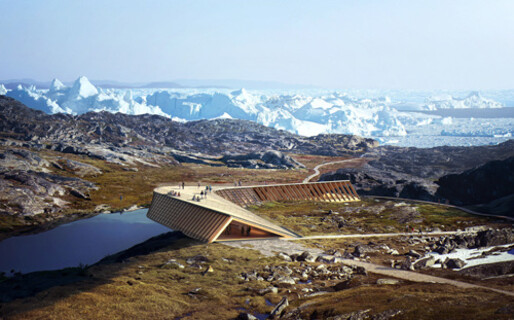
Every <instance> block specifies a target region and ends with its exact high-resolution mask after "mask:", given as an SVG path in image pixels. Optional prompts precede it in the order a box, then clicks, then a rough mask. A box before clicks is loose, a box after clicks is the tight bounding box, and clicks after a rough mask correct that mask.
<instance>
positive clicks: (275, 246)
mask: <svg viewBox="0 0 514 320" xmlns="http://www.w3.org/2000/svg"><path fill="white" fill-rule="evenodd" d="M223 244H225V245H228V246H232V247H237V248H243V249H255V250H258V251H260V252H261V253H262V254H263V255H265V256H274V255H276V254H277V253H279V252H285V253H287V254H293V253H297V254H299V253H302V252H304V251H309V252H311V253H312V254H314V255H321V254H322V251H321V250H320V249H315V248H307V247H304V246H303V245H302V244H300V243H298V242H295V241H284V240H280V239H276V240H249V241H231V242H223ZM341 263H343V264H345V265H349V266H358V267H363V268H365V269H366V271H367V272H370V273H375V274H381V275H385V276H388V277H393V278H397V279H403V280H408V281H414V282H428V283H441V284H449V285H453V286H456V287H459V288H463V289H485V290H490V291H494V292H497V293H501V294H506V295H509V296H512V297H514V292H510V291H505V290H500V289H494V288H489V287H484V286H479V285H475V284H471V283H467V282H462V281H456V280H450V279H446V278H440V277H435V276H430V275H426V274H422V273H418V272H414V271H407V270H399V269H393V268H390V267H386V266H381V265H378V264H374V263H369V262H364V261H359V260H352V259H344V260H343V261H342V262H341Z"/></svg>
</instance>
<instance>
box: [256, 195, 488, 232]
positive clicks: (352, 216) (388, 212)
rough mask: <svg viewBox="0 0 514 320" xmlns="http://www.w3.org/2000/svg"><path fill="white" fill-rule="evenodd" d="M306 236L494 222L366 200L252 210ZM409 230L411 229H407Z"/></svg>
mask: <svg viewBox="0 0 514 320" xmlns="http://www.w3.org/2000/svg"><path fill="white" fill-rule="evenodd" d="M249 209H250V210H251V211H253V212H254V213H256V214H258V215H261V216H263V217H265V218H268V219H270V220H273V221H276V222H277V223H278V224H280V225H283V226H285V227H287V228H290V229H291V230H293V231H295V232H297V233H299V234H301V235H303V236H309V235H324V234H353V233H387V232H405V231H407V230H408V231H411V230H412V228H414V230H416V231H418V230H423V231H425V230H432V229H434V228H439V229H441V230H457V229H464V228H466V227H470V226H478V225H488V224H491V225H494V226H498V224H497V223H495V222H494V221H492V220H490V219H488V218H483V217H476V216H472V215H470V214H468V213H465V212H463V211H461V210H458V209H454V208H447V207H443V206H439V205H437V204H434V205H430V204H415V203H404V202H394V201H383V200H373V199H363V200H362V201H359V202H350V203H333V202H332V203H331V202H325V203H323V202H310V201H303V202H296V201H295V202H292V201H291V202H268V203H264V204H263V205H261V206H253V207H250V208H249ZM330 210H331V211H332V214H329V211H330ZM407 226H408V228H407Z"/></svg>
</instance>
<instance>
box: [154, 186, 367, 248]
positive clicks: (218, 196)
mask: <svg viewBox="0 0 514 320" xmlns="http://www.w3.org/2000/svg"><path fill="white" fill-rule="evenodd" d="M348 185H349V186H348ZM203 190H205V186H202V187H200V188H198V187H197V186H186V187H185V188H184V189H181V188H179V187H178V186H177V187H172V186H166V187H160V188H157V189H155V190H154V196H153V199H152V204H151V206H150V209H149V210H148V213H147V216H148V218H150V219H152V220H154V221H156V222H158V223H160V224H163V225H165V226H167V227H169V228H171V229H173V230H178V231H181V232H183V233H184V234H185V235H187V236H189V237H191V238H194V239H197V240H200V241H204V242H213V241H216V239H217V238H218V237H219V235H220V234H221V233H222V232H223V230H224V229H225V228H226V227H227V226H228V225H229V224H230V222H231V221H239V222H241V223H244V224H247V225H249V226H253V227H256V228H259V229H261V230H264V231H267V232H269V233H271V234H274V235H276V236H279V237H287V238H290V237H299V235H297V234H295V233H294V232H292V231H290V230H288V229H286V228H283V227H280V226H277V225H276V224H274V223H272V222H270V221H268V220H266V219H264V218H262V217H259V216H257V215H256V214H254V213H252V212H250V211H248V210H246V209H244V208H243V207H242V206H246V205H249V204H257V203H260V202H262V201H270V200H271V201H276V200H298V199H305V200H316V201H336V200H337V201H358V200H360V199H359V198H358V195H357V194H356V193H354V191H355V190H354V189H353V187H352V186H351V184H350V183H349V182H348V181H335V182H326V183H321V184H320V183H318V182H315V183H294V184H281V185H264V186H249V187H216V188H213V192H211V193H208V194H207V196H206V197H205V198H202V199H201V200H200V201H196V200H193V197H197V196H200V192H201V191H203ZM343 190H344V191H343ZM352 190H353V191H352ZM178 193H180V196H178ZM342 193H347V194H348V195H347V196H344V197H343V196H342V195H339V196H336V194H342Z"/></svg>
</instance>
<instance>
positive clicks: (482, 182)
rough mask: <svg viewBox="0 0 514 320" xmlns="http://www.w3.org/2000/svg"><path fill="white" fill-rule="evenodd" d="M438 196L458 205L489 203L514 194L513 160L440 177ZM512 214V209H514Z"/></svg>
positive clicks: (509, 159) (490, 163) (491, 162)
mask: <svg viewBox="0 0 514 320" xmlns="http://www.w3.org/2000/svg"><path fill="white" fill-rule="evenodd" d="M436 183H437V184H438V185H439V189H438V190H437V193H438V194H439V195H441V196H442V197H444V198H446V199H451V202H452V203H454V204H457V205H470V204H480V203H489V202H491V201H493V200H496V199H499V198H503V197H507V196H510V195H513V194H514V157H510V158H507V159H505V160H496V161H490V162H487V163H486V164H484V165H482V166H480V167H477V168H474V169H471V170H466V171H464V172H463V173H460V174H451V175H445V176H442V177H441V178H440V179H439V180H438V181H436ZM513 210H514V207H513Z"/></svg>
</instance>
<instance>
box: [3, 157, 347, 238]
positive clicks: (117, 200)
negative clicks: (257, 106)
mask: <svg viewBox="0 0 514 320" xmlns="http://www.w3.org/2000/svg"><path fill="white" fill-rule="evenodd" d="M39 154H40V156H41V157H43V158H45V159H47V160H49V161H52V160H56V159H57V157H66V158H68V159H71V160H76V161H80V162H83V163H87V164H91V165H93V166H95V167H97V168H99V169H100V170H102V174H99V175H96V176H86V177H84V178H83V179H85V180H88V181H91V182H93V183H95V184H96V185H97V186H98V187H99V189H98V190H96V191H92V192H91V193H90V198H91V199H90V200H83V199H78V198H76V197H73V196H71V195H68V196H65V197H64V200H66V201H68V202H69V203H70V204H69V207H68V208H66V209H64V210H63V211H61V212H58V213H54V214H40V215H37V216H32V217H23V216H11V215H0V240H1V239H2V238H6V237H8V236H11V235H15V234H18V233H21V232H32V231H34V230H36V229H42V230H43V229H46V228H50V227H52V226H55V225H56V224H58V223H62V222H67V221H70V220H74V219H78V218H81V217H85V216H89V214H90V213H92V212H93V211H95V208H96V207H97V206H100V205H107V206H108V207H109V210H111V211H119V210H122V209H127V208H129V207H131V206H133V205H138V206H149V205H150V203H151V200H152V193H153V189H154V188H156V187H157V186H160V185H166V184H168V185H169V184H178V183H180V182H181V181H185V182H186V184H193V185H196V184H197V183H198V182H200V183H201V184H204V185H205V184H212V185H214V184H227V185H233V184H234V182H239V181H241V183H242V184H243V185H249V184H261V183H265V182H273V183H286V182H300V181H302V180H303V178H304V177H305V176H307V175H308V173H309V172H311V169H312V168H313V167H314V166H316V165H318V164H320V163H324V162H326V161H333V160H331V159H335V160H339V159H343V158H341V157H324V156H311V155H293V156H294V157H295V158H296V159H297V160H298V161H300V162H302V163H303V162H304V163H305V166H306V169H297V170H263V169H241V168H227V167H211V166H206V165H198V164H183V165H177V166H170V165H168V166H162V167H160V168H155V167H150V166H144V165H141V164H136V165H133V166H131V167H133V168H137V170H138V171H131V170H126V169H127V168H126V167H123V166H121V165H118V164H113V163H109V162H106V161H103V160H99V159H92V158H89V157H87V156H83V155H74V154H62V153H58V152H54V151H51V150H42V151H40V152H39ZM48 169H50V170H51V171H52V172H53V173H55V174H59V175H62V176H67V177H76V175H75V174H74V173H73V172H71V171H66V170H59V169H57V168H55V167H53V166H51V167H49V168H48Z"/></svg>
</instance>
